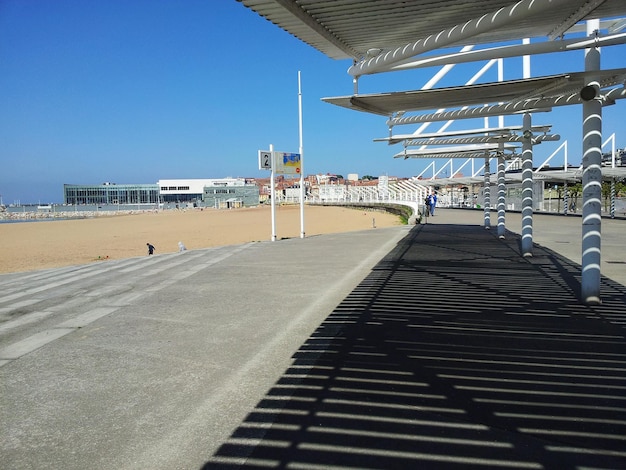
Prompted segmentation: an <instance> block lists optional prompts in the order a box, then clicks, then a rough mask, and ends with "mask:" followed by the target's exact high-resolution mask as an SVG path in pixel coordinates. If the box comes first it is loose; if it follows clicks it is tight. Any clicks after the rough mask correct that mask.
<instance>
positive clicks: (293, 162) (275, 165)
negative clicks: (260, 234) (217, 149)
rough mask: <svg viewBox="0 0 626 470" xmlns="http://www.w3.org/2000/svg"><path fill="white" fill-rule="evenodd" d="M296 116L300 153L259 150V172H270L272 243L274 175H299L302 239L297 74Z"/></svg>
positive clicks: (300, 96) (300, 113)
mask: <svg viewBox="0 0 626 470" xmlns="http://www.w3.org/2000/svg"><path fill="white" fill-rule="evenodd" d="M298 111H299V112H298V114H299V134H300V153H288V152H275V151H274V145H272V144H270V149H269V150H259V151H258V157H259V170H270V171H271V174H270V175H271V176H270V198H271V204H272V205H271V207H272V241H276V197H275V196H276V194H275V183H274V173H279V174H283V175H300V238H304V194H305V192H304V175H303V174H302V151H303V148H302V90H301V87H300V72H298Z"/></svg>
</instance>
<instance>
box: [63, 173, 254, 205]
mask: <svg viewBox="0 0 626 470" xmlns="http://www.w3.org/2000/svg"><path fill="white" fill-rule="evenodd" d="M63 202H64V204H66V205H76V206H81V205H97V206H112V205H136V204H137V205H141V204H148V205H149V204H154V205H158V204H166V205H172V206H173V204H176V206H177V207H178V205H179V204H182V205H192V204H193V205H194V206H205V207H216V208H234V207H247V206H256V205H258V204H259V188H258V186H257V185H256V184H255V183H254V181H249V180H246V179H245V178H221V179H176V180H174V179H168V180H159V181H158V182H157V183H156V184H115V183H102V184H98V185H78V184H64V185H63Z"/></svg>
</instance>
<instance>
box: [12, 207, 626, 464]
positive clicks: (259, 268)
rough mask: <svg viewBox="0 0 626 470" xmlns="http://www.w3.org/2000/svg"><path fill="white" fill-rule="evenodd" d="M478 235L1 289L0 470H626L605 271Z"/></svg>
mask: <svg viewBox="0 0 626 470" xmlns="http://www.w3.org/2000/svg"><path fill="white" fill-rule="evenodd" d="M474 218H476V220H474ZM542 219H543V218H542ZM546 219H549V220H546V221H543V220H542V221H541V222H539V220H537V224H536V231H535V235H536V237H535V240H536V241H538V240H539V239H540V237H546V239H551V238H552V236H546V235H545V234H546V233H548V230H544V228H543V227H544V226H543V225H542V224H545V227H551V228H552V229H554V230H555V233H556V232H557V231H558V230H556V229H555V228H554V227H555V226H558V227H561V228H562V227H563V224H564V223H569V221H564V219H565V218H558V217H546ZM511 220H512V218H511ZM572 220H575V219H574V218H572ZM614 222H616V221H614ZM481 223H482V213H480V212H472V211H453V210H447V211H446V210H439V211H438V213H437V215H436V216H435V217H434V218H433V219H430V220H429V223H428V224H427V225H421V226H414V227H397V228H390V229H372V230H368V231H364V232H357V233H352V234H338V235H325V236H319V237H311V238H307V239H304V240H300V239H293V240H283V241H280V242H274V243H270V242H265V243H257V244H251V245H242V246H236V247H226V248H221V249H214V250H198V251H190V252H186V253H182V254H175V255H160V256H155V257H150V258H148V257H146V258H137V259H132V260H125V261H120V262H106V263H102V264H94V265H89V266H83V267H75V268H63V269H58V270H46V271H38V272H34V273H29V274H13V275H4V276H0V289H2V292H3V298H2V299H1V300H0V319H1V320H2V323H0V360H1V361H3V362H1V363H0V364H2V367H0V400H1V401H0V422H2V423H3V425H2V427H1V428H0V442H1V444H0V446H1V447H0V453H1V455H2V459H3V466H2V467H3V468H8V469H26V468H29V469H30V468H67V469H79V468H95V469H106V468H117V469H135V468H136V469H140V468H141V469H145V468H151V469H173V468H181V469H198V468H202V467H204V468H267V467H274V468H288V467H289V468H292V467H293V468H340V467H346V468H347V467H349V468H450V467H452V466H458V467H459V468H472V467H474V468H489V467H504V468H559V469H566V468H582V467H595V468H625V467H626V451H624V442H625V441H626V359H625V357H626V340H625V338H624V333H625V328H624V325H626V303H625V299H626V287H624V284H623V281H620V282H622V283H621V284H620V282H616V281H619V280H620V279H621V278H620V276H619V275H620V273H621V275H622V276H623V273H622V272H621V271H620V272H619V273H617V274H618V275H617V276H613V277H612V279H609V278H603V281H602V297H603V304H602V305H600V306H596V307H588V306H583V305H581V304H580V302H578V300H577V296H578V290H579V289H578V286H577V283H578V282H579V274H580V266H578V265H577V264H576V262H575V260H574V261H571V260H569V259H567V258H565V257H563V256H561V255H560V254H559V253H557V252H556V251H554V250H553V249H551V248H550V246H549V245H550V244H553V245H554V246H555V247H557V248H562V247H563V246H566V247H567V248H568V249H570V245H574V244H575V243H576V238H578V237H579V236H580V230H576V231H575V232H574V231H573V230H570V229H567V230H566V229H564V230H562V233H560V234H559V236H558V237H554V238H555V239H554V240H548V241H547V242H546V245H544V246H536V247H535V256H534V257H533V258H532V259H531V260H526V259H523V258H522V257H520V255H519V247H518V245H519V243H518V239H517V237H516V235H515V234H514V233H509V234H508V235H507V237H506V239H505V240H499V239H498V238H497V237H495V235H494V233H491V232H492V231H487V230H484V229H483V228H482V227H481V225H480V224H481ZM514 223H515V222H512V223H511V224H510V227H509V228H513V229H515V228H516V227H513V225H514ZM578 223H580V219H578ZM607 225H608V224H607ZM517 226H518V227H519V225H517ZM578 227H579V228H580V226H578ZM610 233H611V230H610V229H608V227H607V230H606V231H605V230H604V226H603V234H606V235H605V236H606V237H607V238H610V237H611V236H612V235H610ZM603 241H604V238H603ZM607 246H608V248H607V250H606V253H605V254H606V256H605V259H608V260H612V261H616V263H613V264H616V265H617V264H619V263H618V262H620V261H624V260H623V256H624V255H623V253H622V251H623V250H617V252H616V253H613V252H612V250H611V248H610V246H611V245H610V243H609V244H608V245H607ZM603 247H604V245H603ZM564 251H565V250H564ZM572 251H575V250H572ZM620 257H622V258H620ZM609 264H611V263H609Z"/></svg>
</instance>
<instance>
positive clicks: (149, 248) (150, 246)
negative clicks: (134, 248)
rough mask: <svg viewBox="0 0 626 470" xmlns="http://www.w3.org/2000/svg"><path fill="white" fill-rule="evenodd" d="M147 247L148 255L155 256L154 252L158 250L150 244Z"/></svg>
mask: <svg viewBox="0 0 626 470" xmlns="http://www.w3.org/2000/svg"><path fill="white" fill-rule="evenodd" d="M146 245H147V246H148V255H152V254H154V250H156V248H155V247H154V246H153V245H151V244H150V243H146Z"/></svg>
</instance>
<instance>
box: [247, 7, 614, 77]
mask: <svg viewBox="0 0 626 470" xmlns="http://www.w3.org/2000/svg"><path fill="white" fill-rule="evenodd" d="M240 1H241V3H243V4H244V5H245V6H247V7H248V8H250V9H252V10H254V11H255V12H257V13H258V14H259V15H261V16H262V17H264V18H266V19H267V20H268V21H271V22H272V23H274V24H276V25H277V26H279V27H280V28H282V29H284V30H285V31H287V32H289V33H290V34H292V35H293V36H295V37H297V38H298V39H300V40H301V41H303V42H305V43H307V44H309V45H310V46H312V47H314V48H315V49H317V50H318V51H320V52H322V53H323V54H325V55H326V56H328V57H330V58H332V59H352V60H354V61H356V63H355V65H354V66H353V70H351V74H353V75H355V76H358V75H363V74H366V73H370V69H372V68H373V67H379V68H380V67H382V66H383V65H385V63H392V62H399V61H401V60H404V59H406V58H407V57H411V56H415V55H418V54H421V53H423V52H427V51H431V50H436V49H440V48H442V47H451V46H460V45H465V44H488V43H502V42H508V41H511V40H514V39H521V38H528V37H544V38H549V39H556V38H560V37H561V36H562V35H563V34H564V33H566V32H568V31H570V30H571V29H572V28H573V27H574V25H575V24H576V23H577V22H580V21H585V20H587V19H590V18H615V17H619V16H623V15H626V2H624V0H522V1H511V0H483V1H480V2H468V1H467V0H434V1H430V2H422V1H403V2H388V1H380V0H359V1H358V2H356V1H348V0H331V1H328V0H326V1H325V0H240ZM618 20H619V19H616V20H614V21H612V22H611V23H610V24H607V25H606V27H607V28H612V27H613V24H617V23H618Z"/></svg>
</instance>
